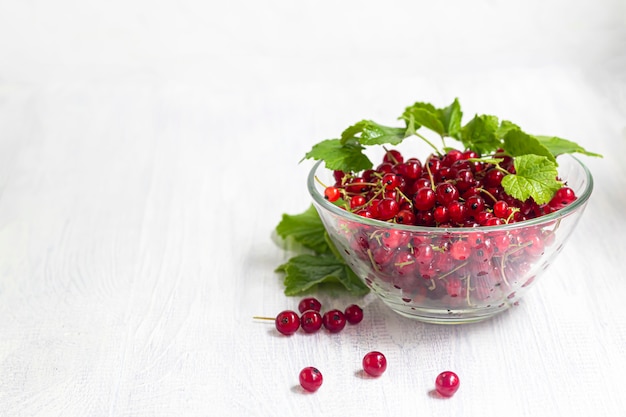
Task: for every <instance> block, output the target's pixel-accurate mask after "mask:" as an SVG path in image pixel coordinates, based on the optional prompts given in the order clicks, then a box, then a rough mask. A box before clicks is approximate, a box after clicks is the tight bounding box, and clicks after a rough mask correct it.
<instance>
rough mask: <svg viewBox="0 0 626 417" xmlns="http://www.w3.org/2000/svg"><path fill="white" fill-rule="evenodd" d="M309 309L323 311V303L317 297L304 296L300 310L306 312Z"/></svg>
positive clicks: (299, 305)
mask: <svg viewBox="0 0 626 417" xmlns="http://www.w3.org/2000/svg"><path fill="white" fill-rule="evenodd" d="M307 310H314V311H321V310H322V303H320V302H319V300H318V299H317V298H315V297H307V298H303V299H302V300H300V303H299V304H298V311H299V312H300V313H304V312H305V311H307Z"/></svg>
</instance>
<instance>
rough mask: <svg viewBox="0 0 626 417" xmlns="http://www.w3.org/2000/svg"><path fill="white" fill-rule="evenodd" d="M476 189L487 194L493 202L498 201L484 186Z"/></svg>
mask: <svg viewBox="0 0 626 417" xmlns="http://www.w3.org/2000/svg"><path fill="white" fill-rule="evenodd" d="M476 191H480V192H482V193H485V194H487V195H488V196H489V198H491V199H492V200H493V202H494V203H497V202H498V199H497V198H496V197H495V196H494V195H493V194H491V193H490V192H489V191H487V190H485V189H484V188H477V189H476Z"/></svg>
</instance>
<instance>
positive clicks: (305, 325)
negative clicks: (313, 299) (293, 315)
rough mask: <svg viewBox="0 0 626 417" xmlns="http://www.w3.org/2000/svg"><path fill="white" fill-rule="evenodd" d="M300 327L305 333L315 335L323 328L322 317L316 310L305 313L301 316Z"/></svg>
mask: <svg viewBox="0 0 626 417" xmlns="http://www.w3.org/2000/svg"><path fill="white" fill-rule="evenodd" d="M300 327H302V330H304V332H305V333H315V332H316V331H318V330H319V329H321V328H322V315H321V314H320V312H319V311H315V310H307V311H305V312H304V313H302V315H301V316H300Z"/></svg>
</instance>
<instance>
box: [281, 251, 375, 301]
mask: <svg viewBox="0 0 626 417" xmlns="http://www.w3.org/2000/svg"><path fill="white" fill-rule="evenodd" d="M279 268H280V270H281V271H283V272H285V278H284V285H285V294H286V295H298V294H302V293H304V292H306V291H309V290H311V289H312V288H313V287H315V286H318V285H321V284H324V283H334V282H339V283H340V284H342V285H343V286H344V287H345V289H346V290H348V291H349V292H350V293H351V294H353V295H356V296H362V295H365V294H367V293H368V292H369V288H368V287H367V286H366V285H365V284H363V282H361V280H359V278H358V277H357V276H356V275H355V274H354V272H352V270H351V269H350V268H349V267H348V266H347V265H346V264H345V263H344V262H343V260H340V259H337V257H336V256H335V255H333V254H328V255H319V256H314V255H298V256H295V257H293V258H291V259H289V261H288V262H287V263H286V264H284V265H281V266H280V267H279Z"/></svg>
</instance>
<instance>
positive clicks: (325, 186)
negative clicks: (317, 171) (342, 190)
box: [315, 175, 328, 188]
mask: <svg viewBox="0 0 626 417" xmlns="http://www.w3.org/2000/svg"><path fill="white" fill-rule="evenodd" d="M315 181H317V183H318V184H319V185H321V186H322V187H324V188H328V185H326V184H324V183H323V182H322V180H320V179H319V178H318V177H317V175H316V176H315Z"/></svg>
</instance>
